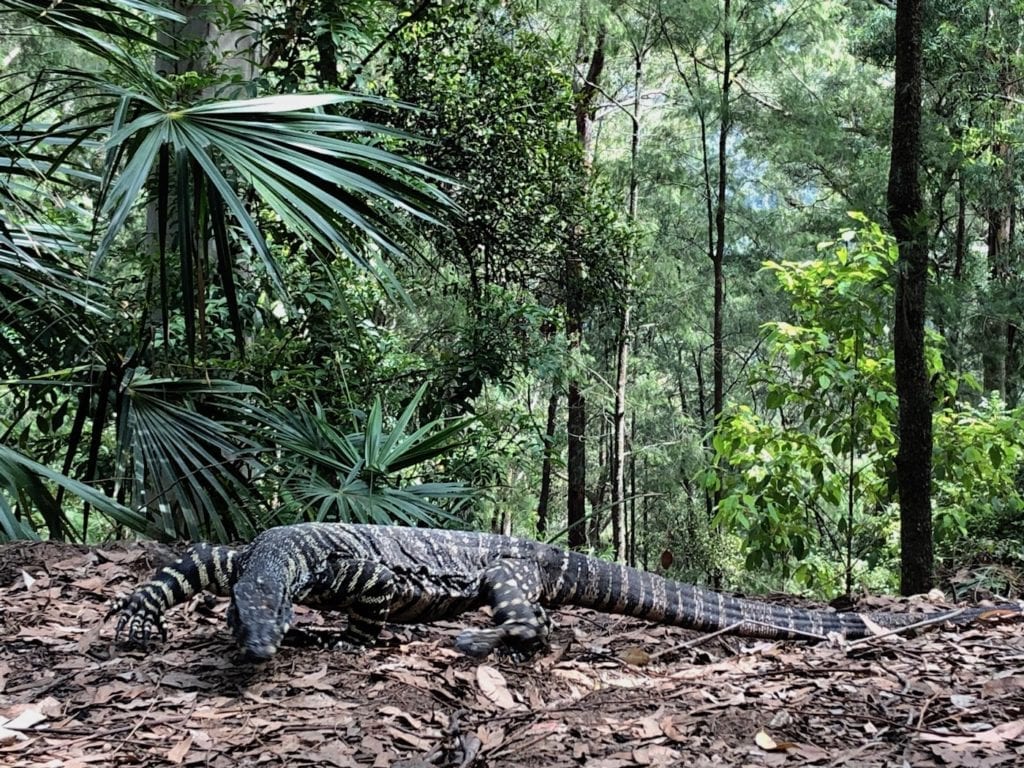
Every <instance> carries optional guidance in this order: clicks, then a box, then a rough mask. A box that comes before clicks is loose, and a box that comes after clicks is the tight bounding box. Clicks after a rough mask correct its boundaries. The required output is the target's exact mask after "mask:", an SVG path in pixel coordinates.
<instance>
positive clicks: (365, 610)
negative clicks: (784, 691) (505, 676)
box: [108, 523, 1021, 660]
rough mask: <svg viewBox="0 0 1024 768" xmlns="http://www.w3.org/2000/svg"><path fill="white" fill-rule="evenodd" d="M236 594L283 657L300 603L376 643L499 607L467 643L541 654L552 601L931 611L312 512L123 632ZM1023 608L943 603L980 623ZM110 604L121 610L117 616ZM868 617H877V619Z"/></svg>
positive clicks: (667, 613)
mask: <svg viewBox="0 0 1024 768" xmlns="http://www.w3.org/2000/svg"><path fill="white" fill-rule="evenodd" d="M204 589H206V590H209V591H212V592H214V593H216V594H221V595H228V596H230V597H231V605H230V607H229V609H228V625H229V626H230V628H231V631H232V633H233V635H234V637H235V641H236V643H237V644H238V646H239V648H240V649H241V650H242V651H243V652H244V653H245V655H246V656H248V657H249V658H251V659H255V660H264V659H268V658H270V657H271V656H273V655H274V654H275V653H276V652H277V649H278V648H279V647H280V644H281V641H282V639H283V638H284V636H285V634H286V633H287V632H288V630H289V629H290V628H291V623H292V606H293V605H294V604H300V605H309V606H314V607H317V608H321V609H327V610H337V611H343V612H345V613H347V614H348V617H349V621H348V627H347V628H346V629H345V631H344V632H343V633H342V634H341V636H340V638H339V640H338V642H337V643H336V647H341V648H346V649H357V648H361V647H363V646H366V645H371V644H372V643H373V642H374V641H375V640H376V639H377V636H378V635H379V634H380V631H381V628H382V627H383V626H384V622H385V621H395V622H404V623H417V622H431V621H437V620H441V619H448V618H454V617H456V616H458V615H460V614H462V613H465V612H466V611H470V610H474V609H476V608H480V607H482V606H484V605H489V606H490V607H491V609H492V612H493V616H494V626H493V627H489V628H485V629H467V630H465V631H463V632H462V633H461V634H460V635H459V636H458V637H457V638H456V641H455V646H456V647H457V648H458V649H459V650H461V651H463V652H464V653H466V654H468V655H471V656H485V655H487V654H488V653H490V652H491V651H493V650H495V649H501V650H506V651H510V652H512V653H514V654H516V655H518V656H521V657H522V656H528V655H530V654H531V653H533V652H535V651H536V650H537V649H538V648H540V647H543V645H544V644H545V642H546V640H547V636H548V632H549V623H548V619H547V613H546V612H545V610H544V609H545V608H550V607H557V606H580V607H585V608H593V609H596V610H599V611H603V612H605V613H615V614H620V615H625V616H633V617H636V618H640V619H646V620H648V621H652V622H657V623H661V624H667V625H671V626H677V627H685V628H687V629H696V630H702V631H719V630H722V631H727V632H730V633H732V634H736V635H741V636H745V637H760V638H767V639H789V640H792V639H805V640H807V639H810V640H815V639H817V640H820V639H823V638H825V637H827V636H828V635H830V634H832V633H836V634H841V635H844V636H845V637H847V638H860V637H866V636H869V635H871V634H873V633H874V625H878V626H881V627H885V628H899V627H904V626H907V625H910V624H914V623H917V622H919V621H920V620H921V619H922V616H921V615H919V614H904V613H872V614H865V615H861V614H857V613H835V612H832V611H822V610H807V609H803V608H794V607H790V606H782V605H773V604H770V603H764V602H758V601H755V600H742V599H739V598H735V597H732V596H729V595H725V594H722V593H720V592H715V591H712V590H708V589H704V588H702V587H697V586H693V585H690V584H684V583H681V582H677V581H671V580H668V579H665V578H662V577H661V576H658V575H655V574H651V573H646V572H642V571H638V570H636V569H633V568H629V567H627V566H624V565H617V564H613V563H608V562H605V561H602V560H598V559H596V558H592V557H587V556H585V555H581V554H578V553H576V552H568V551H565V550H562V549H559V548H557V547H553V546H549V545H547V544H541V543H538V542H535V541H530V540H527V539H519V538H513V537H507V536H498V535H495V534H486V533H470V532H464V531H445V530H438V529H430V528H401V527H393V526H375V525H349V524H343V523H301V524H297V525H289V526H281V527H278V528H271V529H270V530H268V531H266V532H264V533H262V534H260V535H259V536H257V537H256V538H255V539H254V540H253V542H252V543H251V544H249V545H248V546H245V547H242V548H240V549H237V550H234V549H231V548H228V547H215V546H210V545H208V544H197V545H195V546H193V547H191V548H189V549H188V550H187V551H186V552H185V554H184V555H183V556H182V557H181V558H180V559H179V560H178V561H177V562H175V563H174V564H172V565H169V566H167V567H166V568H162V569H161V570H160V571H158V572H157V574H156V575H155V576H154V578H153V579H152V580H151V581H149V582H147V583H145V584H143V585H142V586H140V587H139V588H138V589H137V590H136V591H135V592H134V593H133V594H132V595H130V596H128V597H122V598H118V599H117V600H116V601H115V602H114V603H113V605H112V607H111V610H110V614H118V615H119V618H118V624H117V635H118V637H120V636H121V635H122V634H125V635H126V637H127V640H128V642H129V643H132V644H135V645H141V646H143V647H145V646H147V645H148V644H149V641H150V640H151V639H152V637H153V635H154V632H155V631H158V632H159V634H160V635H161V636H162V637H163V638H164V639H166V630H165V626H164V618H163V617H164V612H165V611H166V610H167V609H168V608H170V607H172V606H174V605H177V604H179V603H182V602H185V601H186V600H189V599H190V598H192V597H193V596H194V595H196V594H198V593H199V592H200V591H202V590H204ZM989 613H998V614H1000V615H1019V614H1020V613H1021V606H1020V605H1017V604H1007V605H1006V606H1001V607H1000V608H998V609H995V608H969V609H961V610H958V611H950V612H947V613H939V614H933V615H929V616H927V617H926V618H928V619H929V620H934V621H941V620H943V619H948V620H950V621H952V622H954V623H955V624H958V625H964V624H968V623H970V622H972V621H974V620H976V619H978V618H979V617H983V616H985V615H987V614H989ZM110 614H108V615H110ZM865 619H866V620H865Z"/></svg>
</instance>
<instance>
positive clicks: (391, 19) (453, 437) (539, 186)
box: [0, 0, 1024, 597]
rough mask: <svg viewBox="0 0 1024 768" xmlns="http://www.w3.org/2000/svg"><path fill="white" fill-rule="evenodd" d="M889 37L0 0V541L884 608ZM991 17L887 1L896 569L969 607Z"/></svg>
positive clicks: (570, 18)
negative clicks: (906, 455)
mask: <svg viewBox="0 0 1024 768" xmlns="http://www.w3.org/2000/svg"><path fill="white" fill-rule="evenodd" d="M891 5H892V4H890V3H883V2H877V1H875V0H857V1H854V2H838V0H826V1H825V2H811V1H810V0H783V1H780V2H776V3H769V4H765V3H760V2H756V1H755V0H697V1H696V2H679V1H678V0H638V1H637V2H611V1H610V0H609V1H607V2H605V1H603V0H602V1H596V0H595V1H593V2H592V1H591V0H586V1H585V2H574V3H566V2H555V3H545V4H536V3H519V2H510V3H497V2H490V0H479V1H477V0H455V1H454V2H450V3H435V2H432V1H431V0H420V1H419V2H405V1H404V0H397V1H394V2H390V1H389V2H382V1H381V0H342V1H341V2H332V3H324V2H318V1H317V2H298V1H297V0H271V1H270V2H265V3H258V4H253V3H241V2H233V1H232V0H211V1H210V2H204V3H189V2H183V1H182V0H175V1H174V2H168V3H157V2H143V1H142V0H99V1H98V2H80V1H79V0H69V1H68V2H63V3H60V4H58V5H56V6H54V5H52V4H51V3H49V2H48V1H45V0H0V62H2V66H0V379H2V381H0V540H4V539H14V538H40V537H49V538H54V539H62V540H72V541H88V542H95V541H102V540H106V539H109V538H114V537H123V536H129V535H142V536H151V537H158V538H189V539H209V540H217V541H234V540H239V539H246V538H250V537H251V536H252V535H254V534H255V533H256V532H258V531H259V530H262V529H264V528H266V527H267V526H270V525H274V524H279V523H289V522H294V521H297V520H307V519H308V520H360V521H374V522H389V521H398V522H402V523H406V524H413V525H416V524H421V525H422V524H429V525H437V526H456V527H472V528H481V529H491V530H495V531H499V532H504V533H513V534H518V535H526V536H531V537H538V538H542V539H545V540H551V541H554V542H557V543H561V544H565V545H571V546H575V547H583V548H587V549H589V550H592V551H594V552H598V553H600V554H602V555H605V556H608V557H612V558H616V559H620V560H623V561H627V562H630V563H632V564H636V565H639V566H641V567H644V568H650V569H658V570H661V571H663V572H665V573H668V574H671V575H673V576H676V577H680V578H685V579H691V580H699V581H709V580H710V581H713V582H714V583H716V584H719V585H726V586H731V587H740V588H748V589H778V588H782V589H787V590H792V591H798V592H805V593H813V594H817V595H820V596H828V597H832V596H835V595H837V594H840V593H855V592H857V591H859V590H865V589H867V590H895V589H897V588H898V587H899V573H900V571H899V560H900V554H901V553H900V536H899V530H900V514H899V504H900V498H899V493H898V486H897V482H896V466H897V455H898V449H899V418H900V395H899V394H898V392H897V387H896V371H897V368H898V365H899V364H900V361H898V360H897V359H896V356H895V354H894V340H893V328H894V324H895V323H896V322H897V321H898V320H899V319H900V318H899V316H898V313H899V312H900V311H901V309H900V303H899V301H898V300H897V298H896V291H897V278H898V276H899V274H900V270H901V269H903V268H904V267H903V262H902V261H901V258H900V252H899V245H900V243H898V242H897V239H896V237H895V236H894V234H893V232H892V230H891V228H890V226H889V224H888V219H887V215H888V209H887V199H886V189H887V183H888V182H887V173H888V169H889V162H890V155H891V153H892V151H893V141H892V135H893V122H892V121H893V103H894V74H893V72H894V69H893V66H894V60H895V56H896V53H897V50H896V44H895V38H894V33H893V29H894V20H895V13H894V10H893V8H892V7H890V6H891ZM1022 18H1024V3H1021V2H1017V1H1016V0H1014V2H1009V3H1002V4H993V3H986V2H980V1H977V0H968V1H967V2H955V3H954V2H951V0H933V2H930V3H928V4H927V8H926V15H925V17H924V26H923V35H922V40H923V59H922V68H923V88H922V126H921V147H922V156H921V159H920V168H921V185H922V188H921V199H922V204H923V211H922V215H921V216H920V217H919V218H918V219H915V221H914V222H912V223H913V226H914V228H915V230H914V231H915V233H916V234H915V236H916V237H917V238H919V239H920V240H921V241H923V242H924V241H926V243H927V256H928V302H927V318H926V328H925V353H924V354H925V363H926V366H927V371H928V376H929V377H930V388H931V389H930V393H929V396H930V398H931V399H930V402H931V404H932V425H933V432H934V449H933V451H932V468H931V506H932V521H933V524H934V539H935V545H936V553H937V556H938V566H939V568H938V573H939V575H940V576H946V575H949V574H951V573H953V572H954V571H955V570H957V569H960V568H962V567H965V566H966V567H968V568H970V569H971V573H972V578H975V579H980V580H981V582H984V584H985V585H987V586H990V587H992V588H995V589H998V588H1000V587H1001V586H1002V585H1003V579H1004V578H1005V577H1004V575H1003V570H1002V569H1003V568H1006V567H1020V566H1021V565H1022V563H1021V559H1022V556H1024V555H1022V553H1024V413H1022V411H1021V409H1022V408H1024V405H1022V404H1021V391H1022V381H1024V375H1022V374H1024V357H1022V354H1021V345H1022V338H1021V334H1020V333H1018V330H1019V327H1020V324H1021V315H1022V309H1024V307H1022V303H1021V295H1022V294H1021V292H1020V290H1019V289H1020V284H1021V275H1022V271H1021V267H1022V264H1021V258H1020V257H1021V254H1022V252H1024V251H1022V247H1021V241H1020V235H1019V229H1020V228H1019V227H1018V226H1017V214H1018V209H1017V205H1016V203H1017V201H1018V200H1019V199H1020V195H1021V193H1022V187H1021V183H1020V173H1019V169H1018V164H1017V162H1016V149H1017V146H1018V145H1019V144H1021V143H1022V141H1024V119H1022V117H1024V115H1022V102H1021V96H1020V86H1019V82H1020V77H1021V74H1022V72H1024V63H1022V58H1021V45H1020V40H1021V34H1022V31H1024V28H1022V21H1021V19H1022ZM979 574H980V576H979Z"/></svg>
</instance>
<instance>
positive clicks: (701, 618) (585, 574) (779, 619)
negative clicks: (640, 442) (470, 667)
mask: <svg viewBox="0 0 1024 768" xmlns="http://www.w3.org/2000/svg"><path fill="white" fill-rule="evenodd" d="M564 555H565V557H566V561H565V565H564V567H563V569H562V577H561V578H560V579H559V580H558V583H557V584H556V585H555V594H554V600H553V602H554V604H556V605H558V604H571V605H579V606H582V607H586V608H593V609H595V610H599V611H603V612H606V613H616V614H619V615H624V616H633V617H635V618H640V619H646V620H648V621H653V622H659V623H663V624H670V625H672V626H677V627H684V628H686V629H694V630H699V631H702V632H715V631H724V632H728V633H730V634H735V635H741V636H743V637H759V638H765V639H769V640H812V639H813V640H822V639H825V638H826V637H827V636H828V635H829V634H831V633H838V634H841V635H844V636H845V637H847V638H850V639H855V638H861V637H869V636H872V635H874V634H877V633H878V630H879V628H881V629H883V630H884V629H897V628H900V627H906V626H909V625H911V624H917V623H920V622H922V621H924V622H928V623H933V622H942V621H946V620H948V621H951V622H952V623H954V624H956V625H958V626H964V625H967V624H970V623H971V622H974V621H977V620H978V619H985V618H989V616H990V615H992V616H998V617H1000V618H1002V617H1007V616H1017V617H1019V616H1020V615H1021V612H1022V607H1021V606H1020V605H1019V604H1007V605H1006V606H1000V607H987V608H985V607H971V608H961V609H956V610H953V611H945V612H940V613H934V614H921V613H890V612H874V613H863V614H862V613H837V612H835V611H829V610H813V609H806V608H798V607H794V606H788V605H778V604H774V603H767V602H761V601H756V600H744V599H742V598H738V597H733V596H732V595H727V594H724V593H722V592H717V591H714V590H711V589H705V588H703V587H697V586H694V585H692V584H684V583H682V582H678V581H672V580H670V579H666V578H663V577H662V576H658V575H657V574H653V573H647V572H645V571H639V570H637V569H635V568H630V567H629V566H625V565H618V564H614V563H608V562H605V561H603V560H598V559H596V558H591V557H587V556H585V555H581V554H579V553H575V552H566V553H564Z"/></svg>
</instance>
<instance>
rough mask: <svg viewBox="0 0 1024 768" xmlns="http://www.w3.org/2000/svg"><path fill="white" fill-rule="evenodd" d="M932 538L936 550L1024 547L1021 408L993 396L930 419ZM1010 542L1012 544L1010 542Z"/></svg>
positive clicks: (1023, 424)
mask: <svg viewBox="0 0 1024 768" xmlns="http://www.w3.org/2000/svg"><path fill="white" fill-rule="evenodd" d="M934 465H935V471H934V486H935V496H936V514H935V537H936V543H937V544H938V545H939V547H940V550H941V551H945V552H950V551H952V550H965V549H968V548H969V547H970V546H971V543H972V542H973V543H974V544H975V545H977V546H978V547H984V546H988V542H993V541H1001V542H1003V543H1004V545H1005V544H1008V545H1009V548H1013V547H1018V548H1019V547H1020V546H1021V544H1022V543H1024V497H1022V495H1021V492H1022V485H1021V478H1022V471H1024V408H1021V407H1020V406H1018V407H1017V408H1012V409H1009V408H1007V407H1006V405H1005V404H1004V403H1003V402H1002V401H1001V400H1000V399H999V397H998V396H993V397H989V398H986V399H985V400H983V401H982V402H981V403H979V404H978V405H971V404H969V403H960V404H958V405H957V406H956V407H951V408H945V409H943V410H941V411H940V412H939V413H938V414H937V415H936V418H935V458H934ZM1011 542H1012V543H1011Z"/></svg>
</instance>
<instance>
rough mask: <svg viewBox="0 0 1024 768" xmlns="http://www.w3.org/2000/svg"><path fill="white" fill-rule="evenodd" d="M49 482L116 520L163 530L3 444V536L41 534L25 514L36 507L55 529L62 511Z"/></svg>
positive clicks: (0, 450)
mask: <svg viewBox="0 0 1024 768" xmlns="http://www.w3.org/2000/svg"><path fill="white" fill-rule="evenodd" d="M47 483H50V484H53V485H55V486H58V487H62V488H64V489H65V490H66V491H67V492H68V493H70V494H71V495H73V496H75V497H77V498H78V499H80V500H81V501H82V502H84V503H86V504H90V505H92V507H93V508H94V509H96V510H98V511H99V512H101V513H102V514H104V515H106V516H107V517H109V518H110V519H111V520H113V521H115V522H117V523H120V524H122V525H125V526H128V527H129V528H131V529H133V530H135V531H139V532H140V533H144V534H146V535H149V536H158V535H159V534H160V531H159V529H158V528H157V527H156V526H154V525H153V524H152V523H150V522H149V520H147V519H146V517H145V516H144V515H142V514H140V513H138V512H136V511H135V510H133V509H129V508H128V507H126V506H124V505H123V504H119V503H118V502H116V501H115V500H114V499H111V498H110V497H109V496H107V495H106V494H104V493H103V492H101V491H99V490H97V489H96V488H93V487H92V486H90V485H86V484H85V483H81V482H78V481H77V480H74V479H72V478H70V477H68V476H66V475H64V474H62V473H60V472H57V471H55V470H53V469H50V468H49V467H47V466H45V465H43V464H40V463H38V462H36V461H34V460H32V459H30V458H29V457H27V456H25V455H24V454H22V453H19V452H18V451H15V450H14V449H13V448H9V447H7V446H5V445H0V538H7V539H15V538H19V539H20V538H38V534H37V533H36V532H35V528H34V527H33V526H32V525H31V524H30V523H29V522H27V521H26V515H27V514H29V513H30V512H32V511H33V510H35V511H36V512H39V513H40V514H41V515H43V516H44V517H45V518H47V523H48V527H50V528H51V531H52V530H53V527H54V523H55V521H54V520H53V518H54V516H56V515H60V514H61V512H60V510H59V509H57V508H56V505H55V499H54V496H53V494H52V493H50V490H49V488H48V486H47ZM15 505H18V506H19V507H20V509H21V512H22V518H21V519H20V520H19V519H18V518H17V517H16V516H15V514H14V508H15Z"/></svg>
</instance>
